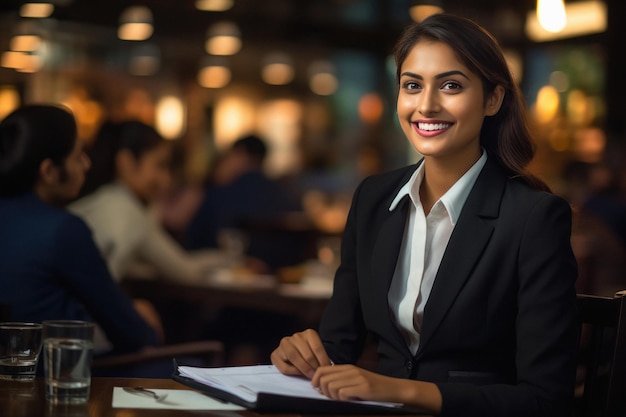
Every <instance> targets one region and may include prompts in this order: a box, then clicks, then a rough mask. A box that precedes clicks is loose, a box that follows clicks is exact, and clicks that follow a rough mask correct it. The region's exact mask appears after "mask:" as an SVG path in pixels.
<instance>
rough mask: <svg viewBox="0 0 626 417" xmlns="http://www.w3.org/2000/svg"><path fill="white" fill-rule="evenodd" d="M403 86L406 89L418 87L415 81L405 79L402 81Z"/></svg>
mask: <svg viewBox="0 0 626 417" xmlns="http://www.w3.org/2000/svg"><path fill="white" fill-rule="evenodd" d="M404 88H405V89H406V90H417V89H418V88H419V84H418V83H416V82H415V81H407V82H405V83H404Z"/></svg>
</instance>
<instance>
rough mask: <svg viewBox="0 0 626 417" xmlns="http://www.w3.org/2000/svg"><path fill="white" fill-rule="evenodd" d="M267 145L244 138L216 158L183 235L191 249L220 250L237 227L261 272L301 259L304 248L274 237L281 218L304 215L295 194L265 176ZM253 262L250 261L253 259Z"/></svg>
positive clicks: (287, 239) (298, 243) (253, 265)
mask: <svg viewBox="0 0 626 417" xmlns="http://www.w3.org/2000/svg"><path fill="white" fill-rule="evenodd" d="M266 156H267V146H266V144H265V142H264V141H263V140H262V139H261V138H259V137H257V136H253V135H251V136H246V137H244V138H241V139H239V140H237V141H235V142H234V143H233V145H232V146H231V147H230V148H229V149H228V150H226V151H225V152H224V153H223V154H222V155H220V157H219V158H218V160H217V162H216V165H215V167H214V171H213V175H212V177H211V179H210V183H209V185H208V186H207V188H206V194H205V196H204V199H203V201H202V203H201V204H200V207H199V208H198V211H197V212H196V214H195V215H194V216H193V218H192V220H191V222H190V223H189V226H188V228H187V231H186V233H185V238H184V239H185V245H186V247H187V248H189V249H197V248H216V247H220V246H222V245H223V244H224V243H223V242H222V241H221V239H223V238H228V236H229V233H230V234H232V232H229V231H232V230H233V229H237V230H239V231H244V235H246V236H245V237H243V239H244V240H245V242H244V244H245V246H246V248H245V253H246V255H247V256H248V257H249V260H248V263H249V265H252V267H253V269H257V270H258V271H259V272H266V271H268V270H274V269H276V268H279V267H282V266H287V265H292V264H295V263H298V262H300V261H302V260H303V259H301V255H300V254H299V250H300V246H299V245H300V244H301V243H302V242H295V241H293V239H291V236H287V235H284V236H281V235H280V232H279V231H276V232H275V233H272V227H274V226H276V225H280V224H281V216H283V215H285V214H287V213H290V212H294V211H300V210H301V206H300V203H299V201H298V198H297V197H296V193H294V192H292V191H291V190H289V188H288V187H286V186H284V185H283V184H281V183H280V182H278V181H276V180H273V179H270V178H268V177H267V175H265V173H264V172H263V164H264V162H265V158H266ZM250 258H252V259H250Z"/></svg>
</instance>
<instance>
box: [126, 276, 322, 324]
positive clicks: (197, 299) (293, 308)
mask: <svg viewBox="0 0 626 417" xmlns="http://www.w3.org/2000/svg"><path fill="white" fill-rule="evenodd" d="M123 286H124V288H125V289H126V290H127V291H128V293H129V294H130V295H131V296H133V297H138V298H146V299H148V300H151V301H155V302H158V301H163V300H177V301H183V302H186V303H202V304H205V305H207V306H210V307H211V308H224V307H238V308H245V309H255V310H260V311H268V312H274V313H282V314H288V315H290V316H293V317H297V318H298V319H300V321H301V322H302V324H303V325H307V326H313V327H317V324H318V323H319V320H320V319H321V317H322V314H323V312H324V309H325V308H326V304H327V303H328V300H329V298H330V296H331V295H332V280H330V279H328V278H324V277H320V278H313V279H306V278H305V279H304V280H303V281H302V282H300V283H293V284H285V283H280V282H279V281H278V279H277V278H276V277H274V276H272V275H244V276H239V277H232V276H219V275H218V276H216V277H213V278H212V279H207V280H206V281H204V282H201V283H195V284H187V283H185V284H183V283H175V282H168V281H163V280H146V279H132V278H131V279H125V280H124V281H123Z"/></svg>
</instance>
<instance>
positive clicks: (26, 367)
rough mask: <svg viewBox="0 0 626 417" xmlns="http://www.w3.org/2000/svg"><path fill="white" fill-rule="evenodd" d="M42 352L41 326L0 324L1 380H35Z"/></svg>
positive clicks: (12, 323) (17, 323)
mask: <svg viewBox="0 0 626 417" xmlns="http://www.w3.org/2000/svg"><path fill="white" fill-rule="evenodd" d="M40 351H41V324H37V323H21V322H8V323H0V379H4V380H12V381H32V380H33V379H35V372H36V371H37V360H38V358H39V352H40Z"/></svg>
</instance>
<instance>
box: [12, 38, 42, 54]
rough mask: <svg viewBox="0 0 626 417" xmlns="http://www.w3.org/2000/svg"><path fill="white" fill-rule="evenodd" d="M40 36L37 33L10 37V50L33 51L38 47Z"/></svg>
mask: <svg viewBox="0 0 626 417" xmlns="http://www.w3.org/2000/svg"><path fill="white" fill-rule="evenodd" d="M40 45H41V38H40V37H39V36H37V35H17V36H14V37H13V38H12V39H11V45H10V48H11V50H12V51H19V52H34V51H36V50H37V49H39V46H40Z"/></svg>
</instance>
